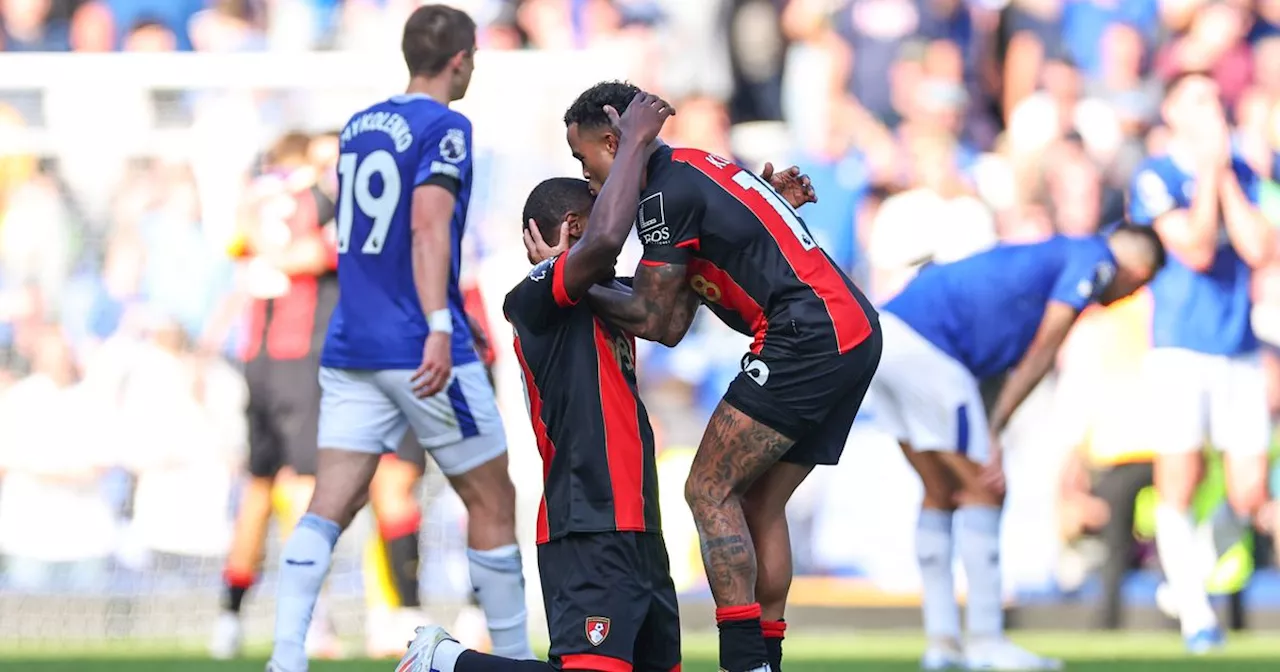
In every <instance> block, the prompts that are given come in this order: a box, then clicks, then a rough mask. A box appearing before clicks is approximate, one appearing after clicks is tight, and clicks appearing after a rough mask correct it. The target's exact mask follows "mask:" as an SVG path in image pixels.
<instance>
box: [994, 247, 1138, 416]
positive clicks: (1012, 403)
mask: <svg viewBox="0 0 1280 672" xmlns="http://www.w3.org/2000/svg"><path fill="white" fill-rule="evenodd" d="M1115 275H1116V266H1115V261H1113V260H1112V259H1111V258H1110V255H1109V254H1104V253H1101V252H1099V253H1095V254H1085V253H1081V254H1080V255H1079V256H1077V257H1076V258H1073V259H1072V260H1071V261H1070V263H1069V264H1068V266H1067V267H1066V269H1065V270H1064V271H1063V272H1062V274H1061V275H1059V276H1058V281H1057V282H1056V283H1054V286H1053V291H1052V294H1050V297H1049V303H1048V305H1046V306H1045V309H1044V316H1043V317H1041V318H1040V326H1039V327H1038V328H1037V329H1036V335H1035V337H1034V338H1032V339H1031V345H1030V346H1029V347H1028V348H1027V351H1026V353H1024V354H1023V355H1022V359H1021V360H1020V361H1019V362H1018V363H1017V364H1016V365H1014V367H1013V369H1012V370H1011V371H1009V375H1008V376H1007V377H1006V378H1005V381H1004V385H1003V386H1002V387H1001V388H1000V394H999V395H998V396H997V397H996V402H995V404H994V405H993V406H992V408H991V417H990V418H989V419H988V421H989V431H990V432H991V434H992V436H999V435H1000V433H1001V432H1003V431H1004V428H1005V426H1007V425H1008V424H1009V418H1011V417H1013V412H1014V411H1015V410H1017V409H1018V406H1020V405H1021V404H1022V402H1023V401H1025V400H1026V398H1027V396H1028V395H1030V394H1031V391H1032V390H1034V389H1036V386H1037V385H1039V384H1040V381H1041V380H1044V377H1045V375H1046V374H1048V373H1049V370H1050V369H1052V368H1053V364H1054V362H1055V361H1056V360H1057V358H1058V350H1059V349H1061V348H1062V343H1063V341H1065V340H1066V338H1067V333H1068V332H1070V331H1071V325H1073V324H1075V321H1076V318H1077V317H1079V315H1080V313H1081V311H1083V310H1084V309H1085V307H1086V306H1088V305H1089V304H1090V303H1093V302H1095V301H1097V300H1098V299H1099V297H1101V296H1102V294H1103V292H1104V291H1106V289H1107V286H1108V285H1109V284H1110V283H1111V282H1112V280H1114V279H1115Z"/></svg>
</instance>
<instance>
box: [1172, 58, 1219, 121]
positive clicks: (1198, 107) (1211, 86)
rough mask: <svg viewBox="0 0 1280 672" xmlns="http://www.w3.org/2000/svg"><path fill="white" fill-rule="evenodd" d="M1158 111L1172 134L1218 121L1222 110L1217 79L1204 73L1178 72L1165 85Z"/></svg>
mask: <svg viewBox="0 0 1280 672" xmlns="http://www.w3.org/2000/svg"><path fill="white" fill-rule="evenodd" d="M1160 113H1161V115H1162V116H1163V117H1164V122H1165V124H1167V125H1168V126H1169V129H1170V130H1172V131H1173V132H1174V133H1186V132H1188V131H1191V130H1193V129H1195V128H1197V127H1198V126H1202V125H1203V124H1206V123H1210V122H1214V123H1220V122H1221V119H1222V117H1223V110H1222V98H1221V92H1220V91H1219V90H1218V84H1217V82H1215V81H1213V78H1212V77H1210V76H1209V75H1208V74H1206V73H1203V72H1196V71H1188V72H1183V73H1180V74H1178V75H1177V76H1175V77H1174V78H1173V79H1172V80H1170V81H1169V83H1168V85H1167V86H1165V90H1164V104H1163V105H1162V106H1161V108H1160Z"/></svg>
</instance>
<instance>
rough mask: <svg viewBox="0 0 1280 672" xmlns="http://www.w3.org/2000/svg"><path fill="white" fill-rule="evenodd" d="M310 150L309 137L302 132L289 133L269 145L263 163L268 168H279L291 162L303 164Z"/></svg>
mask: <svg viewBox="0 0 1280 672" xmlns="http://www.w3.org/2000/svg"><path fill="white" fill-rule="evenodd" d="M310 148H311V136H310V135H307V134H306V133H303V132H302V131H289V132H288V133H285V134H284V135H282V136H280V138H279V139H277V140H276V141H275V142H274V143H272V144H271V147H270V149H268V150H267V153H266V155H265V156H264V157H263V161H264V162H265V163H266V164H267V166H268V167H270V168H279V167H282V165H283V164H287V163H289V162H291V161H297V162H305V161H306V160H307V150H309V149H310Z"/></svg>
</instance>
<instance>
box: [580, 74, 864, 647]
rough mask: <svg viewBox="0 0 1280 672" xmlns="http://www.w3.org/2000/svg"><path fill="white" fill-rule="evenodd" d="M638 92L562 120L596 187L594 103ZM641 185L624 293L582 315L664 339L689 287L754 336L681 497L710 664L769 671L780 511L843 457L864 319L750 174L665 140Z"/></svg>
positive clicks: (674, 327)
mask: <svg viewBox="0 0 1280 672" xmlns="http://www.w3.org/2000/svg"><path fill="white" fill-rule="evenodd" d="M636 92H637V89H636V88H635V87H634V86H631V85H630V84H625V83H621V82H605V83H602V84H598V85H596V86H594V87H592V88H591V89H588V90H587V91H586V92H584V93H583V94H582V95H580V96H579V97H578V99H577V100H576V101H575V102H574V103H573V105H572V106H571V107H570V108H569V110H568V111H567V112H566V113H565V125H566V126H567V136H568V142H569V146H570V148H571V149H572V150H573V155H574V157H575V158H577V159H578V160H579V161H581V163H582V167H583V176H584V177H585V178H587V180H588V182H590V183H591V185H592V187H593V189H599V188H600V185H601V184H602V183H603V182H604V181H605V180H606V179H607V178H608V177H609V176H610V173H611V170H612V168H613V164H614V159H615V155H616V154H617V152H618V148H619V138H618V132H617V129H616V128H615V126H614V125H613V124H612V123H611V120H610V118H609V116H607V115H606V114H605V112H604V108H605V107H606V106H609V107H612V108H614V109H617V108H618V107H621V106H623V105H626V104H627V102H628V101H629V100H630V99H631V98H632V97H633V96H635V95H636ZM640 179H641V186H642V191H641V195H640V201H639V203H638V215H637V219H636V221H637V227H638V234H639V236H640V240H641V242H642V243H643V244H644V257H643V259H642V262H641V265H640V266H639V268H637V269H636V274H635V281H634V286H633V288H632V289H630V290H627V289H626V288H618V287H613V288H606V287H602V286H597V287H593V288H592V289H591V290H590V292H589V294H588V296H589V297H590V300H591V305H592V309H593V310H595V311H596V312H597V313H599V314H600V315H602V316H605V317H607V318H608V319H610V320H612V321H613V322H614V323H616V324H619V325H622V326H623V327H624V328H625V329H627V330H628V331H629V332H631V333H633V334H635V335H636V336H638V337H640V338H645V339H648V340H654V341H659V342H662V343H664V344H667V345H673V344H675V343H677V342H679V341H680V340H681V339H682V338H683V337H684V334H685V332H686V331H687V330H688V323H687V322H684V321H681V320H678V319H675V318H676V317H677V316H678V315H679V314H680V313H681V312H683V310H684V309H683V308H682V305H681V304H682V303H683V301H684V298H683V297H684V296H686V293H685V287H686V285H687V286H689V287H691V288H692V289H693V290H694V291H695V292H696V293H697V294H698V295H699V298H700V299H701V301H702V302H703V303H704V304H706V305H707V307H709V308H710V309H711V310H712V312H714V313H715V314H716V315H717V316H718V317H720V319H721V320H723V321H724V322H725V323H726V324H727V325H729V326H730V327H732V328H734V329H736V330H737V331H739V332H741V333H744V334H748V335H752V336H754V337H755V342H754V343H753V344H752V347H751V351H750V352H748V353H746V354H745V355H744V356H743V359H742V373H741V374H739V376H738V377H737V379H735V380H734V381H733V383H732V384H731V385H730V386H729V390H728V391H727V392H726V393H725V397H724V400H723V401H722V402H721V403H720V405H719V406H718V407H717V408H716V410H715V412H714V413H713V414H712V417H711V421H710V423H709V425H708V427H707V431H706V434H705V435H704V436H703V439H702V443H701V445H700V446H699V448H698V453H697V456H696V457H695V459H694V463H693V467H692V470H691V472H690V474H689V480H688V482H687V484H686V487H685V496H686V498H687V499H688V501H689V505H690V508H691V509H692V511H693V516H694V520H695V521H696V523H697V525H698V532H699V536H700V537H701V541H702V556H703V564H704V565H705V567H706V571H707V579H708V582H709V583H710V585H711V593H712V596H713V597H714V598H715V602H716V607H717V609H716V620H717V622H718V624H719V627H720V667H721V668H722V669H723V670H724V671H725V672H752V671H756V670H769V669H773V670H777V669H779V667H780V664H781V657H782V653H781V637H782V634H783V632H784V629H785V625H784V624H783V620H782V619H783V615H784V610H785V605H786V599H787V592H788V590H789V589H790V585H791V542H790V533H789V531H788V529H787V521H786V503H787V501H788V500H789V499H790V498H791V494H792V493H793V492H794V491H795V489H796V488H797V487H798V486H799V485H800V483H801V482H803V481H804V479H805V478H806V477H807V476H808V475H809V472H810V471H812V470H813V467H814V466H815V465H818V464H835V463H836V462H837V461H838V460H839V458H840V454H841V453H842V452H843V450H844V445H845V441H846V439H847V438H848V434H849V428H850V427H851V426H852V424H853V418H854V416H855V415H856V414H857V412H858V407H859V406H860V405H861V403H862V398H863V395H864V394H865V393H866V390H867V386H868V385H869V384H870V380H871V376H872V375H873V374H874V372H875V368H876V363H877V362H878V361H879V358H880V333H879V327H878V323H877V320H876V313H875V310H874V309H873V308H872V307H871V304H870V303H869V302H868V301H867V299H866V297H864V296H863V295H862V293H861V292H859V291H858V289H857V288H856V287H854V285H853V282H852V281H851V280H849V278H848V277H847V276H845V274H844V273H843V272H841V271H840V270H839V269H838V268H837V267H836V265H835V263H834V262H832V261H831V259H830V258H829V257H828V256H827V255H826V253H824V252H823V251H822V249H821V248H820V247H818V245H817V243H816V242H815V241H814V239H813V237H812V236H811V235H810V234H809V232H808V230H807V229H806V228H805V226H804V223H803V222H802V221H801V220H800V218H799V217H798V216H797V215H796V213H795V211H794V209H793V206H792V205H791V204H789V203H787V202H785V201H784V200H783V199H782V198H781V197H779V196H778V194H777V193H775V192H774V190H773V189H771V188H770V185H769V183H768V182H766V181H765V180H763V179H762V178H760V177H759V176H756V175H753V174H751V173H750V172H749V171H746V170H743V169H741V168H739V167H738V166H736V165H734V164H732V163H730V162H729V161H727V160H725V159H723V158H720V157H717V156H715V155H712V154H707V153H706V152H702V151H699V150H693V149H679V150H672V149H671V148H669V147H666V146H663V147H660V148H659V149H658V150H657V151H655V152H654V154H653V156H652V157H651V158H650V159H649V162H648V165H647V166H646V170H645V172H644V174H643V175H641V176H640ZM762 616H763V619H764V621H765V623H763V624H762ZM766 630H767V632H768V633H769V634H770V635H771V637H769V638H768V641H767V642H766V638H765V632H766Z"/></svg>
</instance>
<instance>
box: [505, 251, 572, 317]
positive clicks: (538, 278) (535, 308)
mask: <svg viewBox="0 0 1280 672" xmlns="http://www.w3.org/2000/svg"><path fill="white" fill-rule="evenodd" d="M568 258H569V255H568V254H559V255H557V256H554V257H552V258H550V259H546V260H544V261H542V262H541V263H539V264H538V265H537V266H534V267H533V270H532V271H530V272H529V275H527V276H525V278H524V279H523V280H521V281H520V284H518V285H516V286H515V289H512V290H511V291H510V292H508V293H507V299H506V301H505V302H504V303H503V304H502V312H503V314H505V315H506V317H507V321H508V322H510V323H511V324H513V325H516V326H518V327H523V328H526V329H530V330H532V331H541V330H543V329H545V328H547V327H548V326H549V325H551V324H553V323H555V321H556V320H557V319H559V318H560V317H561V315H562V314H563V313H564V311H565V310H566V309H569V308H572V307H574V306H575V305H577V303H578V302H577V300H575V299H573V298H572V297H570V296H569V293H568V292H567V291H566V290H565V286H564V267H565V262H566V261H567V260H568Z"/></svg>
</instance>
